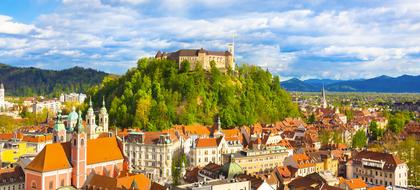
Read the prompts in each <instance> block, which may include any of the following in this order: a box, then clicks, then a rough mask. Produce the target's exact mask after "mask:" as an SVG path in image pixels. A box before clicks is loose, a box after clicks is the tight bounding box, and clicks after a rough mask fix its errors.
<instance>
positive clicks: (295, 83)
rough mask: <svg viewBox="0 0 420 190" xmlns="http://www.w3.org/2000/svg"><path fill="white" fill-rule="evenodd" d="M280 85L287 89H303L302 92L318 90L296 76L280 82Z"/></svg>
mask: <svg viewBox="0 0 420 190" xmlns="http://www.w3.org/2000/svg"><path fill="white" fill-rule="evenodd" d="M281 86H282V87H283V88H285V89H287V90H289V91H303V92H315V91H319V88H316V87H315V86H314V85H312V84H310V83H307V82H304V81H301V80H299V79H297V78H292V79H290V80H287V81H284V82H281Z"/></svg>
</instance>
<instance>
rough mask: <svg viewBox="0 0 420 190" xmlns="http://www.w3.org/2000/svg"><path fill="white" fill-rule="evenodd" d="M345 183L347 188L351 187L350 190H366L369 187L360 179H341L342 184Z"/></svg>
mask: <svg viewBox="0 0 420 190" xmlns="http://www.w3.org/2000/svg"><path fill="white" fill-rule="evenodd" d="M343 183H345V184H346V185H347V186H349V188H350V189H360V188H366V187H367V185H366V183H365V181H363V180H362V179H360V178H356V179H349V180H347V179H344V178H341V179H340V184H343Z"/></svg>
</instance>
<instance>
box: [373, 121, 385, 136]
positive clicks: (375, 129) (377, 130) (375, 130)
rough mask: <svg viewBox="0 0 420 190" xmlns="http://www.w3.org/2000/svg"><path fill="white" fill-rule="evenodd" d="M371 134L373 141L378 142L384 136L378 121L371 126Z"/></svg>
mask: <svg viewBox="0 0 420 190" xmlns="http://www.w3.org/2000/svg"><path fill="white" fill-rule="evenodd" d="M369 133H370V135H371V138H372V140H378V139H379V138H381V137H382V136H383V135H384V130H383V129H381V128H379V126H378V123H377V122H376V121H372V122H370V124H369Z"/></svg>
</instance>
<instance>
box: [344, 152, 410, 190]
mask: <svg viewBox="0 0 420 190" xmlns="http://www.w3.org/2000/svg"><path fill="white" fill-rule="evenodd" d="M346 170H347V177H348V178H361V179H362V180H364V181H365V182H366V183H368V184H371V185H383V186H385V187H388V186H392V187H403V188H406V187H407V186H408V184H407V178H408V167H407V164H406V163H404V162H402V161H401V160H400V159H399V158H398V157H396V156H394V155H392V154H390V153H384V152H372V151H367V150H364V151H361V152H359V153H357V154H356V155H355V156H354V157H353V159H352V160H351V161H350V162H349V164H347V169H346Z"/></svg>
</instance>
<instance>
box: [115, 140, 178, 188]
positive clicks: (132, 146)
mask: <svg viewBox="0 0 420 190" xmlns="http://www.w3.org/2000/svg"><path fill="white" fill-rule="evenodd" d="M181 141H182V139H178V137H177V136H176V135H175V134H170V133H164V132H130V133H129V134H128V135H127V136H125V137H124V142H123V143H124V152H125V154H126V155H127V157H128V159H129V164H130V166H129V167H130V170H131V172H134V173H137V172H140V173H143V174H145V175H146V176H147V177H148V178H150V179H152V180H153V181H159V182H168V181H170V180H171V179H172V159H173V158H174V157H175V156H177V155H180V152H181V150H182V148H181V144H182V142H181Z"/></svg>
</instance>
